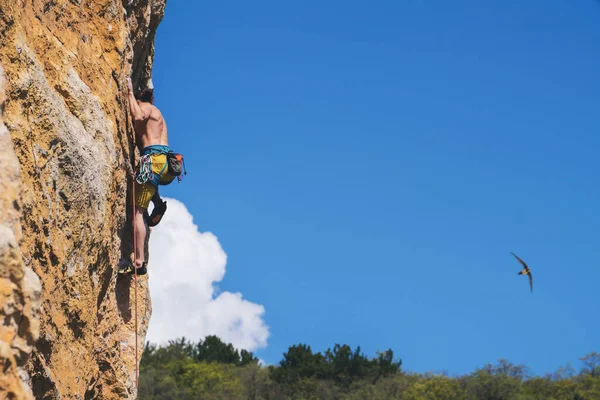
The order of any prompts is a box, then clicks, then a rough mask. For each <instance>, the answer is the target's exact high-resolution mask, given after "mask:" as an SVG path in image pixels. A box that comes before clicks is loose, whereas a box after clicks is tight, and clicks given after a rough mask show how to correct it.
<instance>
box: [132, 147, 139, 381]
mask: <svg viewBox="0 0 600 400" xmlns="http://www.w3.org/2000/svg"><path fill="white" fill-rule="evenodd" d="M133 151H134V152H135V148H134V150H133ZM131 181H132V182H131V186H132V187H131V194H132V197H133V201H132V202H131V208H132V209H133V214H131V225H132V226H133V257H134V260H135V256H136V251H137V239H136V230H135V180H133V179H132V180H131ZM133 270H134V271H135V272H134V282H133V284H134V286H135V289H134V296H135V299H134V304H135V388H136V389H137V388H138V377H139V371H138V314H137V310H138V306H137V299H138V297H137V287H138V285H137V276H138V275H137V268H136V265H135V263H134V265H133Z"/></svg>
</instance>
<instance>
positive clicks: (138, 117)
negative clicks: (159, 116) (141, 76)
mask: <svg viewBox="0 0 600 400" xmlns="http://www.w3.org/2000/svg"><path fill="white" fill-rule="evenodd" d="M127 90H128V92H129V94H128V99H129V109H130V110H131V116H132V117H133V120H134V121H135V122H141V121H145V120H147V119H148V117H149V116H150V114H148V115H146V114H145V113H144V110H142V108H141V107H140V106H139V104H138V103H137V101H136V99H135V95H134V94H133V84H132V83H131V78H127Z"/></svg>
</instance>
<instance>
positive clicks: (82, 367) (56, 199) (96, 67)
mask: <svg viewBox="0 0 600 400" xmlns="http://www.w3.org/2000/svg"><path fill="white" fill-rule="evenodd" d="M165 2H166V0H150V1H141V0H130V1H127V0H122V1H121V0H119V1H117V0H94V1H90V0H0V66H2V68H3V69H4V76H5V78H6V79H5V82H4V86H5V90H6V106H5V114H4V124H5V125H6V129H5V128H3V127H2V124H1V121H0V145H1V146H2V157H1V158H0V168H2V170H3V174H2V177H0V189H2V190H1V193H0V207H1V209H0V218H1V219H0V296H3V297H1V298H0V317H2V318H3V319H4V325H3V327H2V330H0V366H2V367H4V368H5V371H9V373H7V374H5V375H4V376H3V377H2V378H0V397H2V396H9V395H10V393H12V394H13V395H14V396H16V398H31V394H29V395H28V394H27V392H28V390H29V389H28V388H31V390H32V393H33V396H34V397H35V398H36V399H58V398H74V399H75V398H81V399H84V398H86V399H88V398H104V399H112V398H115V399H117V398H118V399H122V398H135V395H136V389H135V367H136V364H137V363H138V362H139V358H138V359H137V360H136V359H135V343H136V333H135V318H134V308H133V305H134V304H135V301H134V300H135V298H134V292H135V290H134V281H133V280H132V279H129V278H119V279H117V274H116V270H115V267H116V265H117V262H118V260H119V258H120V257H121V256H122V253H128V252H130V251H131V246H130V239H129V233H130V232H129V227H128V226H127V225H126V212H127V210H128V209H129V207H128V202H127V197H128V195H129V192H128V187H129V186H130V185H129V184H128V177H127V174H126V172H125V169H124V168H123V165H124V164H126V163H128V162H131V160H133V157H134V155H133V154H134V150H133V142H132V138H133V134H132V128H131V124H130V121H129V115H128V114H127V107H126V96H125V94H126V83H125V79H126V77H128V76H132V78H133V81H134V84H136V85H138V86H140V87H151V86H152V81H151V71H152V60H153V57H154V44H153V43H154V35H155V33H156V29H157V27H158V24H159V23H160V21H161V19H162V16H163V14H164V9H165ZM0 86H1V82H0ZM1 97H2V96H0V100H1ZM3 129H4V130H3ZM6 132H8V135H7V134H6ZM32 271H33V272H35V273H33V272H32ZM38 276H39V281H38ZM40 282H41V291H40ZM137 294H138V297H137V305H138V320H137V321H138V332H137V333H138V335H137V338H138V345H139V347H140V349H139V354H138V356H141V349H142V347H143V344H144V340H145V334H146V330H147V327H148V321H149V318H150V313H151V304H150V299H149V295H148V286H147V278H146V277H140V278H138V286H137ZM38 331H39V339H38V337H37V336H38ZM36 339H37V340H36ZM30 352H31V354H29V353H30Z"/></svg>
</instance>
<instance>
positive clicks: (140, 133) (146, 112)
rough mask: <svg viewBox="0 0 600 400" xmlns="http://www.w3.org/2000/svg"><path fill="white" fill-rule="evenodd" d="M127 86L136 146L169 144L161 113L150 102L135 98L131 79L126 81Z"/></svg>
mask: <svg viewBox="0 0 600 400" xmlns="http://www.w3.org/2000/svg"><path fill="white" fill-rule="evenodd" d="M127 84H128V88H129V106H130V109H131V114H132V116H133V121H134V124H135V134H136V135H135V136H136V142H137V145H138V148H139V149H140V150H142V149H143V148H144V147H148V146H152V145H156V144H158V145H163V146H168V145H169V137H168V133H167V123H166V122H165V119H164V118H163V116H162V113H161V112H160V110H159V109H158V108H156V107H155V106H154V105H152V103H149V102H143V101H141V100H137V99H136V98H135V95H134V93H133V85H132V83H131V79H129V80H128V81H127Z"/></svg>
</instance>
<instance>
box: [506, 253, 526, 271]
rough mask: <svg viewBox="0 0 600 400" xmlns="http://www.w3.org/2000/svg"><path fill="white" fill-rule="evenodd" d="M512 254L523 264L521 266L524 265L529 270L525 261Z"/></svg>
mask: <svg viewBox="0 0 600 400" xmlns="http://www.w3.org/2000/svg"><path fill="white" fill-rule="evenodd" d="M510 254H512V255H513V256H515V258H516V259H517V261H519V262H520V263H521V265H523V266H524V267H525V268H529V267H528V266H527V264H525V261H523V260H521V259H520V258H519V257H517V255H516V254H515V253H510Z"/></svg>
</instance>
